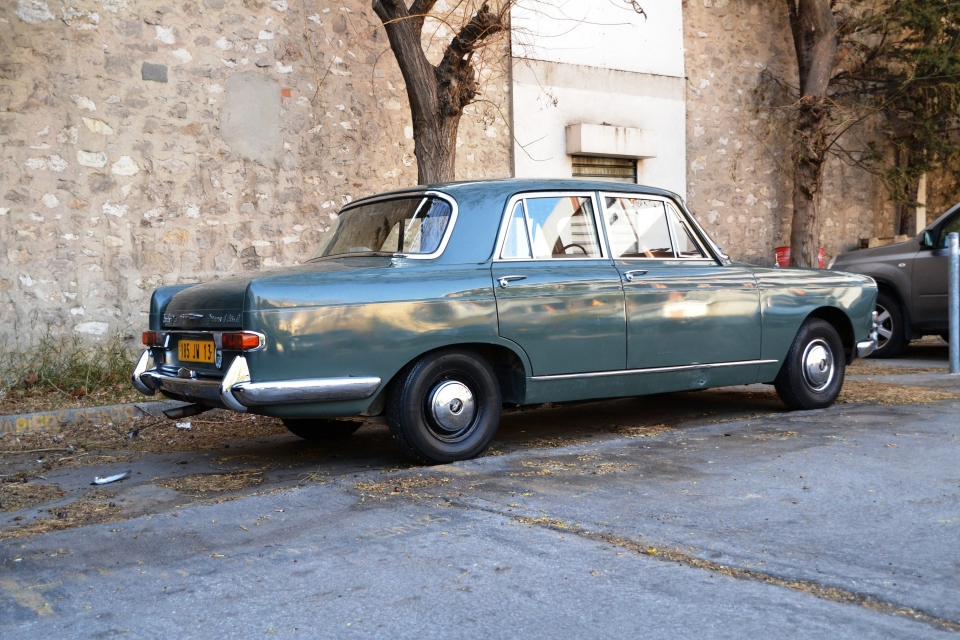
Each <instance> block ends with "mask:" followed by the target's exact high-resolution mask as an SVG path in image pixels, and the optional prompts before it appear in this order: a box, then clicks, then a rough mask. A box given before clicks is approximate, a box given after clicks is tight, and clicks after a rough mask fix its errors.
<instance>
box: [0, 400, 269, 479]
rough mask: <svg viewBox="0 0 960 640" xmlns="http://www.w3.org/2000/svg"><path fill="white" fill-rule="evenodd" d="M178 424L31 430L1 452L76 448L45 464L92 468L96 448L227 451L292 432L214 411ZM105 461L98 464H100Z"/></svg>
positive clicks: (2, 441) (145, 420)
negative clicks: (232, 443) (233, 443)
mask: <svg viewBox="0 0 960 640" xmlns="http://www.w3.org/2000/svg"><path fill="white" fill-rule="evenodd" d="M177 424H178V422H177V421H174V420H167V419H166V418H162V419H155V418H150V417H141V418H135V419H133V420H130V421H126V422H119V423H113V422H107V423H103V424H95V425H94V424H87V425H81V426H77V427H71V428H70V429H69V430H67V431H63V432H60V433H46V432H32V433H28V434H20V435H19V436H15V435H13V434H8V435H6V436H4V437H2V438H0V451H4V452H9V453H16V452H19V451H24V452H25V451H33V450H38V449H44V448H64V449H66V448H70V447H72V448H73V451H72V452H65V453H64V454H63V455H61V454H57V453H54V454H49V455H47V456H46V457H45V458H44V460H45V462H46V463H48V464H52V465H54V466H55V465H57V464H58V462H57V461H58V460H61V459H62V460H64V461H66V460H74V461H75V462H74V464H78V465H82V466H85V465H87V464H92V463H93V462H91V461H90V460H89V459H88V460H82V459H81V454H83V453H84V452H90V451H93V450H104V449H107V450H113V451H123V452H125V453H169V452H175V451H201V450H210V449H223V448H224V447H225V443H226V442H227V441H229V440H233V439H251V440H252V439H255V438H262V437H265V436H275V435H280V434H284V433H288V431H287V429H286V427H284V426H283V423H282V422H281V421H280V420H277V419H275V418H267V417H263V416H255V415H248V414H239V413H233V412H229V411H211V412H210V413H204V414H201V415H200V416H195V417H193V418H187V419H185V420H181V421H179V424H181V425H182V426H186V425H187V424H189V426H190V428H189V429H186V428H178V427H177ZM99 463H100V462H96V464H99Z"/></svg>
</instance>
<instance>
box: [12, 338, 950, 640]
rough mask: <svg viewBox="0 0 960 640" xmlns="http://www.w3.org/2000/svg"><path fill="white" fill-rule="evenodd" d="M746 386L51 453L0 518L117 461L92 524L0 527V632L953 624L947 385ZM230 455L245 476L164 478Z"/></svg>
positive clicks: (470, 633) (938, 628) (424, 633)
mask: <svg viewBox="0 0 960 640" xmlns="http://www.w3.org/2000/svg"><path fill="white" fill-rule="evenodd" d="M945 355H946V354H945V349H943V348H931V347H929V346H926V347H914V348H912V349H911V354H910V356H911V359H908V360H905V361H901V362H899V363H883V362H878V361H870V364H871V366H876V367H883V366H891V367H893V368H896V367H897V365H898V364H899V365H901V366H914V367H926V368H929V367H931V366H936V365H938V364H942V360H943V358H945ZM891 373H894V371H891ZM851 379H852V380H854V379H856V380H862V381H867V382H868V381H870V380H877V381H883V382H886V383H890V382H893V381H896V384H900V385H908V386H909V385H915V386H917V387H923V388H936V389H951V390H957V391H960V381H958V380H956V378H953V377H950V376H947V375H945V374H942V373H938V372H931V371H923V372H918V373H913V374H912V375H906V374H897V375H890V376H886V375H883V376H854V377H852V378H851ZM761 389H762V388H759V387H752V388H749V389H725V390H714V391H708V392H700V393H689V394H673V395H669V396H658V397H651V398H633V399H624V400H616V401H608V402H599V403H580V404H575V405H568V406H560V407H541V408H537V409H531V410H524V411H519V412H514V413H512V414H509V415H506V416H505V417H504V420H503V424H502V426H501V431H500V433H499V434H498V436H497V439H496V441H495V443H494V446H493V452H492V455H488V456H486V457H483V458H480V459H477V460H472V461H467V462H462V463H457V464H452V465H443V466H438V467H411V466H409V465H408V464H406V463H405V462H404V460H403V459H402V458H400V457H399V455H398V453H397V451H396V449H395V448H394V447H393V445H392V443H391V441H390V438H389V434H388V433H387V431H386V428H385V427H384V426H383V425H379V424H369V425H367V426H365V427H363V428H362V429H361V430H360V431H359V432H357V434H356V435H355V436H353V437H352V438H351V439H350V440H348V441H346V442H344V443H341V444H336V445H334V444H327V445H323V446H317V445H311V444H307V443H304V442H302V441H299V440H298V439H296V438H295V437H294V436H290V435H274V436H268V437H260V438H257V439H255V440H242V439H239V440H235V441H231V442H230V445H231V446H230V449H228V450H226V449H218V450H208V451H203V450H200V451H191V452H180V453H172V454H140V455H136V456H127V457H123V458H122V459H118V460H110V459H108V461H107V462H106V463H105V464H103V465H100V466H95V467H91V466H86V467H80V468H62V469H55V470H53V471H51V472H48V473H45V476H44V478H45V479H46V480H48V481H50V482H56V483H58V484H59V485H60V487H61V488H62V489H63V491H64V493H65V495H64V496H63V497H61V498H58V500H59V502H54V503H45V504H42V505H36V506H34V507H30V508H25V509H20V510H19V511H15V512H5V513H2V514H0V532H3V531H6V532H10V531H13V530H15V527H18V526H26V525H28V524H29V523H31V522H34V521H36V519H37V518H41V517H43V514H44V513H45V512H44V511H43V510H44V509H49V508H51V504H53V508H54V510H55V509H56V505H57V504H61V503H63V504H68V503H69V502H70V501H72V500H77V499H78V498H80V497H82V496H84V495H88V494H89V492H90V490H91V487H89V486H88V485H89V482H90V481H91V479H92V477H93V475H101V476H102V475H108V474H110V473H114V472H116V471H118V470H125V469H127V468H130V469H132V470H133V471H134V475H133V476H132V478H131V479H129V480H125V481H123V482H121V483H117V484H114V485H108V486H107V487H104V488H103V489H101V490H102V491H108V492H109V497H108V498H107V499H109V500H110V501H111V502H112V504H114V507H115V511H116V512H117V514H118V515H116V516H115V517H112V518H111V521H108V522H103V523H101V524H90V525H87V526H81V527H75V528H69V529H65V530H63V531H57V532H53V533H45V534H42V535H36V536H32V537H15V538H12V539H7V540H5V541H3V542H0V634H2V635H3V636H5V637H17V638H49V637H72V638H100V637H107V636H114V635H128V636H130V637H138V638H154V637H164V638H166V637H170V636H175V637H184V638H209V637H225V638H230V637H238V638H241V637H242V638H247V637H256V636H261V635H267V636H269V635H274V634H279V635H292V636H301V637H337V638H339V637H352V636H357V637H371V636H373V637H443V638H459V637H478V636H484V637H504V638H507V637H509V638H513V637H519V636H523V637H530V638H540V637H544V638H546V637H558V636H560V637H568V636H586V637H623V636H625V635H630V636H639V637H651V638H675V637H708V638H743V637H749V636H756V637H777V638H809V637H814V636H822V637H823V636H825V637H831V638H832V637H850V638H927V637H930V638H933V637H955V636H956V635H957V633H958V632H960V545H958V542H960V421H958V416H960V401H957V400H947V401H940V402H930V403H926V404H900V405H894V406H883V405H882V404H876V403H851V404H841V405H836V406H834V407H831V408H830V409H826V410H822V411H811V412H793V413H789V412H786V411H785V410H784V409H783V407H782V405H780V404H779V403H778V402H777V401H776V400H775V399H774V398H771V397H770V396H769V395H768V394H764V393H755V392H756V391H757V390H761ZM29 463H30V461H29V460H28V459H27V457H25V456H20V457H18V458H17V459H15V460H13V461H7V462H6V463H5V464H6V465H7V467H5V468H8V469H9V468H13V467H11V466H10V465H14V466H15V465H21V467H22V466H24V465H28V464H29ZM18 468H19V467H18ZM0 472H3V473H6V471H3V470H2V469H0ZM237 472H242V473H247V474H249V475H250V476H254V475H255V476H256V477H257V482H251V483H248V485H247V486H239V485H238V486H237V487H233V488H231V489H230V490H229V491H224V492H220V493H211V492H204V491H188V490H183V489H182V487H181V490H176V489H173V488H169V487H170V486H179V485H177V484H176V483H174V482H173V481H174V480H176V479H178V478H180V479H182V478H185V477H187V476H198V475H199V476H203V475H204V474H206V475H210V474H224V473H237ZM46 515H47V516H49V513H47V514H46ZM14 518H19V520H16V521H15V520H14Z"/></svg>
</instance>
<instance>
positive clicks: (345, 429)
mask: <svg viewBox="0 0 960 640" xmlns="http://www.w3.org/2000/svg"><path fill="white" fill-rule="evenodd" d="M283 426H285V427H286V428H287V429H289V430H290V432H291V433H293V434H294V435H297V436H300V437H301V438H303V439H304V440H309V441H310V442H322V441H324V440H338V439H340V438H346V437H348V436H351V435H353V434H354V432H356V430H357V429H359V428H360V427H362V426H363V423H362V422H360V421H355V422H350V421H346V420H333V419H330V418H284V419H283Z"/></svg>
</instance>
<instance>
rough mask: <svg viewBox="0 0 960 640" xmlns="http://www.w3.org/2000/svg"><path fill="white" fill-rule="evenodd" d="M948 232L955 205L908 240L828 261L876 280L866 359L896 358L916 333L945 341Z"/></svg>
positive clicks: (957, 215)
mask: <svg viewBox="0 0 960 640" xmlns="http://www.w3.org/2000/svg"><path fill="white" fill-rule="evenodd" d="M952 231H960V204H956V205H954V206H953V207H951V208H950V209H949V210H948V211H947V212H946V213H945V214H943V215H942V216H940V217H939V218H937V219H936V220H935V221H934V222H932V223H931V224H929V225H927V228H926V229H924V230H923V231H922V232H921V233H920V234H919V235H918V236H917V237H916V238H913V239H912V240H908V241H907V242H901V243H899V244H892V245H888V246H885V247H874V248H873V249H860V250H858V251H851V252H849V253H844V254H841V255H839V256H837V257H836V258H834V259H833V261H832V262H831V263H830V266H829V268H830V269H835V270H837V271H852V272H853V273H862V274H864V275H868V276H870V277H871V278H873V279H874V280H876V281H877V286H878V287H879V288H880V291H879V293H878V295H877V315H878V318H877V321H878V323H879V325H880V327H879V329H878V333H879V341H878V343H879V344H878V346H877V349H876V351H874V352H873V356H872V357H874V358H892V357H894V356H897V355H899V354H900V353H902V352H903V350H904V349H906V347H907V344H908V343H909V342H910V340H912V339H913V338H919V337H920V336H925V335H939V336H941V337H942V338H943V339H944V340H946V339H947V331H948V322H947V266H948V263H949V257H948V256H947V234H948V233H950V232H952Z"/></svg>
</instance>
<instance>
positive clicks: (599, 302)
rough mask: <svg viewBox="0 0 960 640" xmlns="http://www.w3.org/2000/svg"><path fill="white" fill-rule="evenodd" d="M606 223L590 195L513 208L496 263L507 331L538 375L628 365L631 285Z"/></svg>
mask: <svg viewBox="0 0 960 640" xmlns="http://www.w3.org/2000/svg"><path fill="white" fill-rule="evenodd" d="M598 226H599V225H598V215H597V203H596V197H595V194H593V193H590V192H562V193H549V194H547V193H538V194H528V195H525V196H518V197H515V198H514V199H513V200H512V201H511V202H510V205H509V206H508V213H507V220H505V222H504V224H503V225H502V227H503V230H502V232H501V237H500V241H499V243H498V249H497V253H496V254H495V260H494V262H493V266H492V275H493V284H494V289H495V291H496V298H497V314H498V317H499V324H500V335H501V336H502V337H504V338H506V339H508V340H512V341H513V342H516V343H517V344H518V345H520V346H521V347H522V348H523V350H524V351H525V352H526V353H527V355H528V357H529V358H530V361H531V364H532V366H533V374H534V375H537V376H542V375H555V374H564V373H587V372H598V371H616V370H622V369H623V368H624V365H625V361H626V321H625V319H624V301H623V289H622V287H621V285H620V274H619V273H618V271H617V269H616V268H615V267H614V266H613V265H612V264H611V261H610V259H609V257H608V256H607V255H606V251H605V249H604V248H603V243H602V242H601V240H600V234H599V233H598Z"/></svg>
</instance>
